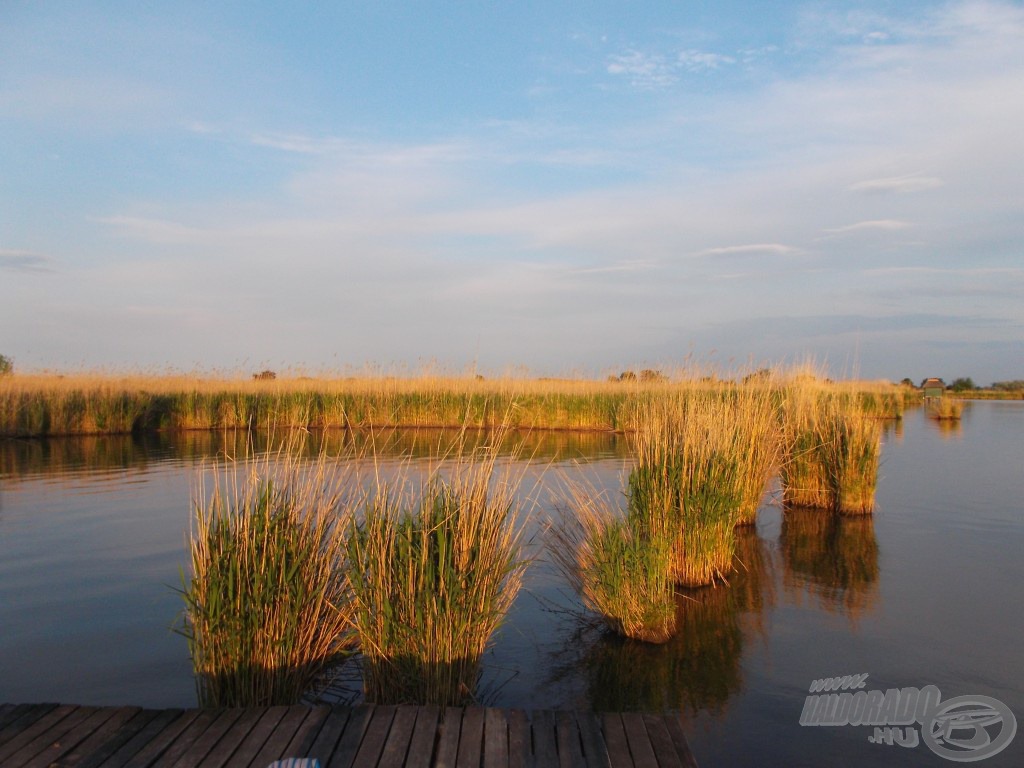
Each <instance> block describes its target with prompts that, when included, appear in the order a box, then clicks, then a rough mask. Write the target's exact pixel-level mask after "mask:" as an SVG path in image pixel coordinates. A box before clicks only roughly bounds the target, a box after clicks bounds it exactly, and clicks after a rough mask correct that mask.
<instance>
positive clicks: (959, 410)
mask: <svg viewBox="0 0 1024 768" xmlns="http://www.w3.org/2000/svg"><path fill="white" fill-rule="evenodd" d="M925 411H926V413H927V414H928V417H929V418H932V419H936V420H937V421H947V420H948V421H955V420H959V419H960V418H962V417H963V414H964V401H963V400H958V399H956V398H953V397H932V398H929V399H928V400H927V401H926V402H925Z"/></svg>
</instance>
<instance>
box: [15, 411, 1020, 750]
mask: <svg viewBox="0 0 1024 768" xmlns="http://www.w3.org/2000/svg"><path fill="white" fill-rule="evenodd" d="M339 439H340V438H339ZM395 440H396V441H397V442H396V443H395V445H394V446H393V452H394V453H396V454H397V453H404V454H413V455H414V456H416V457H420V458H414V459H413V462H414V465H425V464H426V463H427V462H428V459H427V458H426V457H427V456H429V455H430V454H431V453H432V452H433V453H436V450H433V447H435V446H436V445H437V443H438V442H439V440H441V438H439V437H438V436H437V435H436V434H435V433H427V432H420V433H411V434H408V435H403V436H400V437H396V438H395ZM1022 448H1024V403H1009V402H1007V403H987V402H986V403H972V404H971V405H970V406H969V408H968V410H967V411H966V413H965V416H964V419H963V421H962V423H961V424H960V425H958V426H955V427H953V428H948V427H940V425H938V424H937V423H936V422H933V421H930V420H928V419H926V418H925V417H924V416H923V414H922V413H921V412H920V411H911V412H908V413H907V415H906V417H905V419H904V421H903V422H902V424H900V425H899V426H898V427H897V428H894V429H889V430H887V433H886V436H885V440H884V446H883V461H882V468H881V473H880V479H879V485H878V493H877V507H876V512H875V514H874V515H873V516H871V517H869V518H866V519H837V520H823V518H822V517H821V516H820V515H819V514H808V513H799V512H787V513H785V514H784V513H783V511H782V510H781V509H780V508H779V507H778V506H777V505H775V504H774V503H772V502H771V501H770V500H768V501H766V504H765V506H764V507H763V508H762V510H761V513H760V516H759V520H758V525H757V530H756V531H755V532H750V533H748V534H745V535H744V536H742V537H741V541H740V548H739V550H740V551H739V557H740V559H741V560H742V567H741V569H740V570H739V571H738V572H737V573H736V574H735V575H734V577H733V578H732V579H731V582H730V585H729V586H728V587H719V588H717V589H714V590H704V591H699V592H694V593H690V594H687V595H683V596H680V614H679V615H680V631H679V634H678V636H677V637H676V638H674V639H673V640H672V641H671V642H670V643H668V644H667V645H665V646H660V647H645V646H638V645H636V644H633V643H627V642H623V641H621V640H619V639H617V638H614V637H611V636H609V635H608V633H607V632H605V631H604V630H603V629H602V628H601V627H600V625H599V624H597V623H595V622H593V621H588V620H587V617H586V616H585V615H583V614H582V612H581V609H580V606H579V605H578V603H577V602H576V600H575V598H574V597H573V595H572V594H571V593H570V591H569V589H568V587H567V585H566V584H564V582H563V581H562V579H561V578H560V577H559V576H558V575H557V573H556V572H555V571H554V570H553V568H551V567H550V565H548V564H547V563H546V562H545V561H544V560H543V550H542V548H541V546H540V544H541V543H542V542H541V541H540V540H539V537H540V534H539V530H540V525H539V521H540V520H542V519H543V518H544V517H545V516H548V515H557V514H558V511H557V508H556V505H555V504H554V503H553V497H552V494H553V493H554V490H555V488H556V487H557V485H558V481H559V478H560V477H562V476H563V474H565V475H568V476H573V475H578V474H580V473H586V474H587V475H588V476H589V477H590V478H591V479H593V480H594V482H596V483H597V484H598V485H602V486H604V487H607V488H609V489H612V490H613V491H614V490H615V489H617V488H618V487H619V484H620V483H621V479H622V474H623V472H624V470H626V469H627V467H628V462H629V459H628V451H627V449H626V446H625V443H624V441H623V440H622V438H621V437H616V436H614V435H571V434H546V435H542V436H534V438H533V443H532V447H531V449H530V453H531V454H532V460H531V461H530V463H529V464H528V465H527V466H525V467H523V469H524V470H525V471H526V473H527V476H526V480H527V482H526V483H525V484H524V496H530V497H531V498H533V499H535V500H536V502H537V504H536V507H535V508H533V510H532V513H533V522H532V523H531V525H530V528H529V531H530V533H531V534H533V535H535V536H536V537H537V539H536V540H535V542H534V544H535V548H534V550H533V554H534V555H535V556H537V558H538V560H537V562H536V563H535V564H534V565H533V566H532V568H531V570H530V572H529V576H528V579H527V588H526V590H525V591H524V592H523V593H522V594H521V595H520V598H519V599H518V601H517V602H516V605H515V606H514V608H513V611H512V613H511V615H510V616H509V617H508V621H507V623H506V625H505V627H504V629H503V630H502V632H501V634H500V636H499V637H498V638H497V640H496V642H495V645H494V648H493V650H492V651H491V653H490V654H489V655H488V658H487V660H486V670H485V673H484V679H483V681H482V686H481V697H482V698H483V699H484V700H485V701H486V702H488V703H493V704H495V705H498V706H517V707H527V708H536V707H545V708H551V707H554V708H579V707H588V708H590V707H592V708H597V709H640V710H645V709H646V710H662V709H677V710H680V711H681V712H682V713H683V716H684V718H685V720H686V723H687V733H688V736H689V739H690V742H691V746H692V748H693V750H694V752H695V754H696V755H697V758H698V760H699V761H700V763H701V764H702V765H704V766H726V765H758V766H821V765H892V766H897V765H899V766H906V765H920V766H926V765H930V766H937V765H943V764H946V761H944V760H943V759H942V758H940V757H939V756H938V755H936V754H933V753H932V752H931V751H930V750H929V749H928V748H927V747H926V746H924V745H923V744H922V745H920V746H918V747H915V748H903V747H899V746H888V745H884V744H872V743H870V742H869V741H868V736H870V735H872V732H873V729H872V728H870V727H867V726H861V727H853V726H844V727H827V726H823V727H804V726H801V725H800V724H799V719H800V713H801V710H802V708H803V704H804V699H805V697H806V696H807V695H808V686H809V685H810V683H811V681H813V680H815V679H818V678H823V677H832V676H840V675H846V674H855V673H868V675H869V677H868V680H867V684H866V689H868V690H871V689H879V690H885V689H887V688H893V687H897V688H902V687H907V686H916V687H923V686H925V685H929V684H932V685H936V686H938V688H939V689H940V690H941V692H942V695H943V699H947V698H951V697H954V696H961V695H968V694H971V695H982V696H988V697H992V698H995V699H997V700H999V701H1001V702H1003V703H1004V704H1005V705H1007V706H1009V708H1010V709H1011V710H1012V711H1013V712H1014V713H1016V716H1017V717H1018V718H1024V654H1022V652H1021V650H1022V638H1024V610H1022V609H1024V501H1022V500H1024V473H1022V471H1021V470H1022ZM225 450H226V451H228V452H235V451H238V450H239V446H238V444H237V443H236V442H235V441H234V440H233V439H231V438H230V437H229V436H217V435H210V434H206V433H202V434H192V435H189V434H186V435H180V436H160V437H151V438H146V439H144V440H143V439H137V438H136V439H133V438H129V437H124V438H77V439H64V440H49V441H0V702H3V701H6V702H18V703H21V702H40V701H59V702H65V703H79V704H110V705H113V704H136V705H143V706H150V707H167V706H190V705H194V703H195V692H194V687H193V681H192V675H191V666H190V663H189V659H188V654H187V648H186V646H185V641H184V640H183V638H181V637H180V636H178V635H176V634H174V633H173V631H172V626H173V625H174V624H175V622H176V617H177V614H178V612H179V610H180V607H181V601H180V598H179V596H178V595H177V594H176V593H175V591H174V589H175V588H176V587H179V586H180V583H181V582H180V575H179V569H180V568H182V567H186V554H185V552H186V550H185V546H186V539H187V536H188V531H189V520H190V501H189V500H190V494H191V492H192V488H193V487H194V484H195V482H196V480H197V478H198V476H199V474H200V472H202V471H203V467H204V465H205V464H206V462H207V461H208V459H209V458H210V457H212V456H215V455H217V454H218V453H220V452H223V451H225ZM534 481H539V483H540V485H539V486H537V487H534ZM349 677H350V678H351V677H352V675H350V676H349ZM329 695H331V696H335V697H344V696H348V695H358V683H357V681H355V680H353V679H349V680H348V681H346V680H345V679H342V680H341V681H339V683H338V684H337V685H336V686H335V687H334V688H332V690H331V691H330V692H329ZM981 764H982V765H985V766H1011V765H1016V766H1019V765H1024V735H1021V736H1019V737H1018V738H1017V739H1016V740H1015V741H1014V742H1013V743H1011V744H1010V746H1009V747H1008V748H1007V749H1006V750H1004V751H1003V752H1001V753H1000V754H998V755H996V756H994V757H992V758H989V759H987V760H984V761H983V762H982V763H981Z"/></svg>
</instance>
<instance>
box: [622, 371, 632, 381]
mask: <svg viewBox="0 0 1024 768" xmlns="http://www.w3.org/2000/svg"><path fill="white" fill-rule="evenodd" d="M619 381H636V374H635V373H633V372H632V371H623V372H622V373H620V374H619Z"/></svg>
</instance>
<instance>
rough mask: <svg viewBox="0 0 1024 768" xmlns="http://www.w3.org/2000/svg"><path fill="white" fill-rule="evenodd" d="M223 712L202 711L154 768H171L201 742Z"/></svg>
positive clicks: (198, 756) (169, 745)
mask: <svg viewBox="0 0 1024 768" xmlns="http://www.w3.org/2000/svg"><path fill="white" fill-rule="evenodd" d="M221 712H222V710H219V709H203V710H200V711H199V714H198V715H197V716H196V718H195V719H194V720H193V721H192V722H190V723H189V724H188V725H187V726H186V727H185V728H184V729H183V730H181V731H179V732H178V735H177V736H176V737H175V738H174V739H173V740H171V742H170V743H169V744H168V745H167V747H166V749H164V751H163V753H162V754H160V755H159V756H158V757H157V758H156V759H155V760H153V761H152V762H151V763H150V765H151V766H153V768H171V766H173V765H174V764H175V763H177V762H178V760H180V759H181V757H182V756H183V755H185V754H186V753H187V752H188V751H189V750H190V749H191V748H192V747H193V746H194V745H195V744H196V742H198V741H199V739H200V737H201V736H202V735H203V734H204V733H206V730H207V729H208V728H209V727H210V726H211V725H213V723H214V722H215V721H216V720H217V718H218V717H220V715H221ZM202 757H203V755H197V756H196V761H199V760H200V759H202ZM133 768H134V766H133Z"/></svg>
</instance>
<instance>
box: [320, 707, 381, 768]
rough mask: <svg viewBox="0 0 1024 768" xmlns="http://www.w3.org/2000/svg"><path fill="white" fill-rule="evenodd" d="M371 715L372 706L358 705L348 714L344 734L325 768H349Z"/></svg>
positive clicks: (357, 751)
mask: <svg viewBox="0 0 1024 768" xmlns="http://www.w3.org/2000/svg"><path fill="white" fill-rule="evenodd" d="M372 715H373V705H372V704H360V705H359V706H358V707H356V708H355V709H354V710H352V712H351V713H350V714H349V718H348V724H347V725H346V726H345V732H344V733H342V735H341V740H340V741H339V742H338V746H337V749H336V750H335V752H334V756H333V757H332V758H331V762H330V763H328V764H327V768H351V766H352V763H353V762H354V761H355V759H356V755H357V754H358V753H359V746H360V745H361V744H362V743H363V735H364V734H365V733H366V728H367V726H369V724H370V717H371V716H372Z"/></svg>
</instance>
